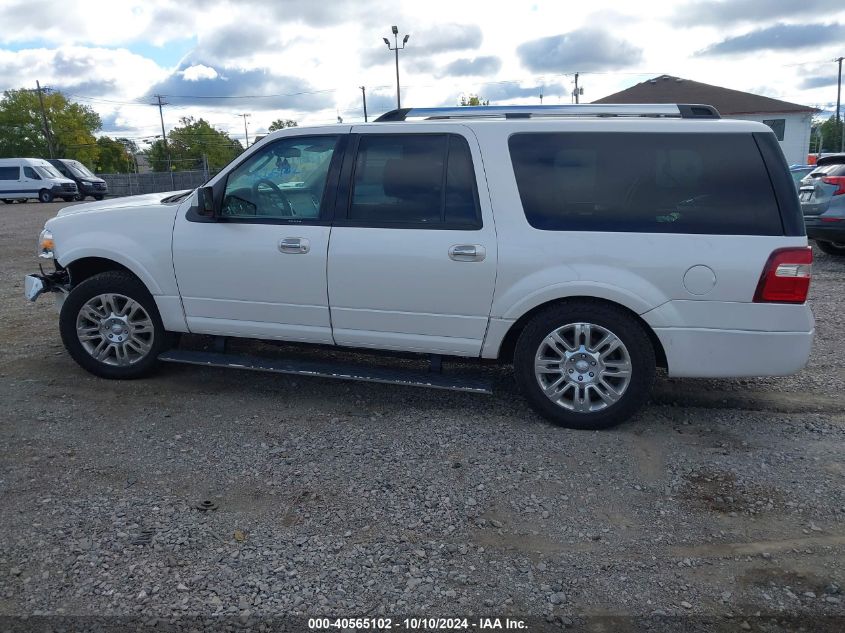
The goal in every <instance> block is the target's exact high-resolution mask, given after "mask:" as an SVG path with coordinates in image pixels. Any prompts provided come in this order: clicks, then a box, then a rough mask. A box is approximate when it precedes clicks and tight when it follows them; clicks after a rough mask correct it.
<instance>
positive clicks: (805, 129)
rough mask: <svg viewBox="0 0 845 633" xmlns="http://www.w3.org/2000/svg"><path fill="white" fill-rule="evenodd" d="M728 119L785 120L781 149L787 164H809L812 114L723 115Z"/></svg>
mask: <svg viewBox="0 0 845 633" xmlns="http://www.w3.org/2000/svg"><path fill="white" fill-rule="evenodd" d="M723 116H724V118H726V119H742V120H744V121H759V122H761V123H762V122H763V121H768V120H770V119H784V120H785V121H786V126H785V129H784V134H783V140H782V141H780V148H781V149H782V150H783V154H784V156H786V162H787V163H789V164H790V165H793V164H801V165H804V164H806V162H807V154H809V152H810V128H811V125H812V120H813V115H812V113H811V112H797V113H788V114H787V113H784V114H776V113H775V114H772V113H766V114H743V115H738V114H736V115H735V114H728V115H723Z"/></svg>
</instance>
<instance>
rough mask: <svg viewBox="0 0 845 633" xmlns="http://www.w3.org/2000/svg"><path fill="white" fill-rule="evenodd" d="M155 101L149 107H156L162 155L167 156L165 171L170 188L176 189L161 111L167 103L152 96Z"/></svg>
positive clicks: (160, 97) (159, 97)
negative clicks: (159, 122)
mask: <svg viewBox="0 0 845 633" xmlns="http://www.w3.org/2000/svg"><path fill="white" fill-rule="evenodd" d="M153 96H154V97H155V98H156V99H157V102H156V103H151V104H150V105H157V106H158V116H159V118H160V119H161V140H162V142H163V143H164V153H165V155H166V156H167V171H169V172H170V186H171V187H173V188H174V189H176V184H175V183H174V181H173V160H172V159H171V157H170V146H169V145H168V144H167V134H165V132H164V112H163V111H162V109H161V108H162V106H166V105H167V102H166V101H164V100H163V97H162V96H161V95H153Z"/></svg>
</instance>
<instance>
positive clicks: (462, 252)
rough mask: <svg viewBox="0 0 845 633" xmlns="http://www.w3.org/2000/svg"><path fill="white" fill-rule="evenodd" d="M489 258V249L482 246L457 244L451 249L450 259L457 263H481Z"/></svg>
mask: <svg viewBox="0 0 845 633" xmlns="http://www.w3.org/2000/svg"><path fill="white" fill-rule="evenodd" d="M485 257H487V249H486V248H484V247H483V246H481V245H480V244H455V245H454V246H450V247H449V259H452V260H454V261H456V262H480V261H484V258H485Z"/></svg>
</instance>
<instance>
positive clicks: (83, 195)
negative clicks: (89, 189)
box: [73, 193, 85, 202]
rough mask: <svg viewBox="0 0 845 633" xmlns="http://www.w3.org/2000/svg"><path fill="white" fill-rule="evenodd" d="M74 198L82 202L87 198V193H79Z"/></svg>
mask: <svg viewBox="0 0 845 633" xmlns="http://www.w3.org/2000/svg"><path fill="white" fill-rule="evenodd" d="M73 199H74V200H76V201H77V202H82V201H83V200H85V194H84V193H78V194H76V195H75V196H74V197H73Z"/></svg>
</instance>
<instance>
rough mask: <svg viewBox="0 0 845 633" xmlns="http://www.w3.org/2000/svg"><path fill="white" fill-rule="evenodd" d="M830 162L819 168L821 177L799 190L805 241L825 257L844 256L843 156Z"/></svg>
mask: <svg viewBox="0 0 845 633" xmlns="http://www.w3.org/2000/svg"><path fill="white" fill-rule="evenodd" d="M829 158H830V159H831V160H829V161H826V162H824V163H823V164H822V165H821V166H820V170H823V171H821V172H820V175H819V176H817V177H816V178H814V179H813V181H812V183H811V184H808V185H804V186H802V187H801V189H800V190H799V191H798V196H799V199H800V200H801V212H802V213H803V215H804V224H805V225H806V227H807V237H810V238H812V239H813V240H815V242H816V244H817V245H818V247H819V248H820V249H821V250H822V251H824V252H825V253H828V254H829V255H839V256H845V155H840V156H839V157H829ZM824 160H825V159H821V161H824ZM840 160H841V161H842V162H837V161H840Z"/></svg>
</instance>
